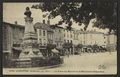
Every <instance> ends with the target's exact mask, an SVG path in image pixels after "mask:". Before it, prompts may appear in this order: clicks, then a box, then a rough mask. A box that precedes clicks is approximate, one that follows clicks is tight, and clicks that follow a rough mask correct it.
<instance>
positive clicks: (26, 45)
mask: <svg viewBox="0 0 120 77" xmlns="http://www.w3.org/2000/svg"><path fill="white" fill-rule="evenodd" d="M31 14H32V13H31V11H30V9H29V7H26V11H25V13H24V15H26V17H25V32H24V37H23V42H22V44H21V47H22V52H21V53H20V55H19V58H20V59H31V58H34V57H43V55H42V53H41V52H40V51H39V47H38V44H37V35H36V33H35V30H34V27H33V18H32V17H31Z"/></svg>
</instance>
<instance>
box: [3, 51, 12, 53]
mask: <svg viewBox="0 0 120 77" xmlns="http://www.w3.org/2000/svg"><path fill="white" fill-rule="evenodd" d="M3 53H11V51H3Z"/></svg>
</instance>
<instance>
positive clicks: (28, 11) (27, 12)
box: [24, 7, 32, 17]
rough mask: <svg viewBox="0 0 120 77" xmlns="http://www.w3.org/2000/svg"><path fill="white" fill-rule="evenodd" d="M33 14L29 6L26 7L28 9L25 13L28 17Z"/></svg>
mask: <svg viewBox="0 0 120 77" xmlns="http://www.w3.org/2000/svg"><path fill="white" fill-rule="evenodd" d="M31 14H32V13H31V11H30V9H29V7H26V11H25V13H24V15H26V17H31Z"/></svg>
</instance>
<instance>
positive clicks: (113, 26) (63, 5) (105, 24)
mask: <svg viewBox="0 0 120 77" xmlns="http://www.w3.org/2000/svg"><path fill="white" fill-rule="evenodd" d="M32 8H34V9H41V10H42V11H43V12H50V14H49V16H48V17H49V18H50V19H53V18H55V17H56V16H58V15H60V16H61V17H62V20H60V21H59V22H58V23H57V24H55V25H60V24H62V23H66V24H68V27H67V28H68V29H71V26H72V21H71V19H73V20H74V21H75V22H76V23H79V24H81V23H84V24H85V27H84V30H86V29H87V27H88V24H89V21H90V20H91V19H92V18H96V19H97V22H96V23H95V25H94V26H95V27H98V28H102V29H105V28H108V29H109V31H111V30H114V31H115V32H116V30H117V21H116V18H117V16H116V15H117V13H116V11H117V2H115V0H106V1H105V0H104V1H103V0H89V1H87V0H80V1H79V2H74V1H71V2H70V1H69V2H67V1H56V2H55V1H54V2H52V1H49V2H47V1H46V2H41V3H40V4H38V5H33V6H32Z"/></svg>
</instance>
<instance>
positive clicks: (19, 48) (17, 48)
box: [12, 47, 22, 51]
mask: <svg viewBox="0 0 120 77" xmlns="http://www.w3.org/2000/svg"><path fill="white" fill-rule="evenodd" d="M12 48H13V49H14V50H19V51H21V50H22V48H21V47H12Z"/></svg>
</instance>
